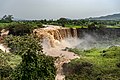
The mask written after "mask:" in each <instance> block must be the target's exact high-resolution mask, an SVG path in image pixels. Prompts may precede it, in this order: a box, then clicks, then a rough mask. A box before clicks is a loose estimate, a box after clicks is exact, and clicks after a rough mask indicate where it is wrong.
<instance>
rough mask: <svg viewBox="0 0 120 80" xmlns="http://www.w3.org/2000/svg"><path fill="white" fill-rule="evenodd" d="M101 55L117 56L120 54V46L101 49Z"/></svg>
mask: <svg viewBox="0 0 120 80" xmlns="http://www.w3.org/2000/svg"><path fill="white" fill-rule="evenodd" d="M101 55H102V56H103V57H107V58H115V57H119V56H120V47H118V46H111V47H109V48H108V49H107V50H103V51H102V54H101Z"/></svg>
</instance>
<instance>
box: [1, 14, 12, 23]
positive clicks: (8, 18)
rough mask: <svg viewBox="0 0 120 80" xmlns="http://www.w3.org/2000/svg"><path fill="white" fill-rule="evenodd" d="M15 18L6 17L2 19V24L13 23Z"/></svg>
mask: <svg viewBox="0 0 120 80" xmlns="http://www.w3.org/2000/svg"><path fill="white" fill-rule="evenodd" d="M13 18H14V17H13V15H4V16H3V18H2V19H1V22H6V23H9V22H12V21H13Z"/></svg>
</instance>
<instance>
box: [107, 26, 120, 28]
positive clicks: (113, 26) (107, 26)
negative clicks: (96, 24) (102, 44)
mask: <svg viewBox="0 0 120 80" xmlns="http://www.w3.org/2000/svg"><path fill="white" fill-rule="evenodd" d="M107 28H120V26H107Z"/></svg>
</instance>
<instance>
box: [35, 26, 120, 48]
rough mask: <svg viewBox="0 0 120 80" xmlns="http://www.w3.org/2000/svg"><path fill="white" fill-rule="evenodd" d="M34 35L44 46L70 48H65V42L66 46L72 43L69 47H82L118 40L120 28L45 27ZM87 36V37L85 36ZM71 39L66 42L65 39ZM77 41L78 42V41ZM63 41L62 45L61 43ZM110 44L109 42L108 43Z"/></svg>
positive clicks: (36, 30)
mask: <svg viewBox="0 0 120 80" xmlns="http://www.w3.org/2000/svg"><path fill="white" fill-rule="evenodd" d="M33 33H34V34H35V35H37V36H38V37H39V38H40V39H41V40H42V41H43V42H45V44H46V45H49V47H53V48H54V47H56V45H60V44H62V45H65V46H64V47H70V46H69V45H67V46H66V42H68V44H70V43H72V44H71V45H74V44H75V46H77V45H81V44H82V42H85V43H84V44H82V45H83V46H84V45H86V47H87V46H88V45H87V44H89V43H94V44H97V43H98V42H100V41H101V42H102V41H104V42H107V41H112V40H115V39H116V40H117V39H118V38H120V28H116V29H113V28H105V29H86V28H82V29H81V28H77V29H74V28H63V27H46V28H40V29H35V30H34V31H33ZM86 35H87V36H86ZM71 38H72V39H73V40H67V41H64V40H66V39H71ZM78 39H79V40H78ZM74 40H76V41H74ZM63 41H64V43H63ZM109 43H111V42H109Z"/></svg>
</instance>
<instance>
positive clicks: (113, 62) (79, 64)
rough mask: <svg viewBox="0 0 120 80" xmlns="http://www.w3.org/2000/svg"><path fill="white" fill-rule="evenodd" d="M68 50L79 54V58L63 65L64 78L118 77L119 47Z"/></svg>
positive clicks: (111, 79) (98, 79) (95, 79)
mask: <svg viewBox="0 0 120 80" xmlns="http://www.w3.org/2000/svg"><path fill="white" fill-rule="evenodd" d="M70 51H73V52H75V53H76V54H78V55H80V57H81V58H80V59H75V60H72V61H71V62H70V63H68V64H64V65H63V68H64V72H65V75H66V80H119V79H120V76H119V75H120V47H117V46H112V47H109V48H108V49H106V50H99V49H96V48H93V49H90V50H84V51H81V50H77V49H71V50H70ZM81 55H82V56H81ZM66 69H68V70H66Z"/></svg>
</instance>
